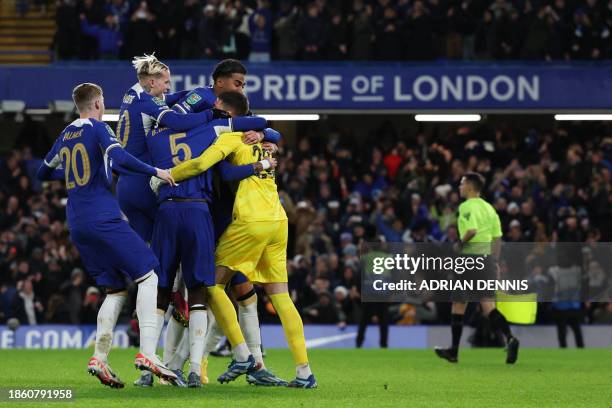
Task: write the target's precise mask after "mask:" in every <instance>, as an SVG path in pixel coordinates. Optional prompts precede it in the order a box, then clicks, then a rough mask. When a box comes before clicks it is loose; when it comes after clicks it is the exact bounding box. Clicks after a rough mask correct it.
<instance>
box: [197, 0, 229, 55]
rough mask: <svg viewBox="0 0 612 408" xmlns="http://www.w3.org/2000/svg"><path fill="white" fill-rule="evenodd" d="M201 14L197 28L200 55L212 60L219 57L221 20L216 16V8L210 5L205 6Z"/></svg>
mask: <svg viewBox="0 0 612 408" xmlns="http://www.w3.org/2000/svg"><path fill="white" fill-rule="evenodd" d="M203 13H204V14H203V16H202V18H201V19H200V20H199V26H198V39H199V45H200V55H201V57H202V58H208V59H212V58H216V57H217V56H218V55H219V33H220V32H221V30H222V25H223V20H222V19H221V18H220V17H219V16H218V14H217V7H216V6H214V5H212V4H208V5H206V7H204V11H203Z"/></svg>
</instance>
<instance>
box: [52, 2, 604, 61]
mask: <svg viewBox="0 0 612 408" xmlns="http://www.w3.org/2000/svg"><path fill="white" fill-rule="evenodd" d="M56 23H57V32H56V34H55V41H54V45H53V48H54V50H55V54H56V57H57V58H58V59H60V60H66V59H85V60H88V59H99V58H103V59H118V58H120V59H127V58H131V57H132V56H134V55H142V54H143V53H145V52H148V53H150V52H151V51H153V50H154V49H155V50H157V55H158V56H159V57H160V58H162V59H168V60H169V59H201V58H207V59H222V58H238V59H241V60H250V61H253V62H265V61H269V60H270V59H275V60H276V59H278V60H295V59H298V60H321V59H327V60H376V59H378V60H431V59H464V60H479V59H498V60H505V59H528V60H601V59H609V58H612V41H611V40H610V33H611V30H612V2H611V1H607V0H538V1H534V0H354V1H347V0H335V1H334V0H315V1H304V0H293V1H292V0H287V1H285V0H283V1H273V0H272V1H271V0H257V1H256V0H176V1H175V0H58V7H57V13H56ZM75 40H78V41H75Z"/></svg>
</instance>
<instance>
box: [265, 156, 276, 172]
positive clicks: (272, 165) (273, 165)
mask: <svg viewBox="0 0 612 408" xmlns="http://www.w3.org/2000/svg"><path fill="white" fill-rule="evenodd" d="M266 160H267V161H268V163H270V168H269V170H274V169H275V168H276V166H278V160H276V159H275V158H274V157H268V158H267V159H266Z"/></svg>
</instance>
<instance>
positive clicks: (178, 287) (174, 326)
mask: <svg viewBox="0 0 612 408" xmlns="http://www.w3.org/2000/svg"><path fill="white" fill-rule="evenodd" d="M186 298H187V289H186V288H185V281H184V280H183V274H182V272H181V268H180V266H179V268H178V270H177V271H176V276H175V278H174V284H173V286H172V294H171V295H170V310H171V313H170V318H169V319H168V327H167V329H166V338H165V339H164V357H163V361H164V362H165V363H168V362H170V360H172V357H173V355H174V353H175V352H176V350H177V349H178V346H179V343H180V342H181V340H182V338H183V334H184V332H185V328H186V327H188V326H189V305H188V304H187V300H186Z"/></svg>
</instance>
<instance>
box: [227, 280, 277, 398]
mask: <svg viewBox="0 0 612 408" xmlns="http://www.w3.org/2000/svg"><path fill="white" fill-rule="evenodd" d="M231 285H232V286H231V289H232V294H233V295H234V299H235V300H236V303H238V321H239V323H240V329H241V330H242V333H243V334H244V337H245V339H246V342H247V346H248V347H249V350H250V351H251V354H252V355H253V357H254V358H255V361H256V362H257V363H258V364H259V365H260V367H259V369H258V370H257V371H254V372H252V373H249V374H247V382H248V383H249V384H253V385H262V386H285V385H287V384H288V383H287V381H285V380H283V379H281V378H279V377H277V376H276V375H275V374H274V373H273V372H272V371H270V370H268V369H267V368H266V366H265V364H264V361H263V355H262V352H261V331H260V329H259V316H258V315H257V294H256V293H255V288H254V287H253V284H251V283H250V282H249V281H248V279H247V277H246V276H244V275H243V274H242V273H236V274H235V275H234V277H233V278H232V281H231Z"/></svg>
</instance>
